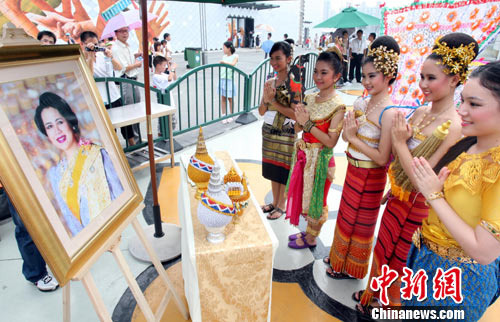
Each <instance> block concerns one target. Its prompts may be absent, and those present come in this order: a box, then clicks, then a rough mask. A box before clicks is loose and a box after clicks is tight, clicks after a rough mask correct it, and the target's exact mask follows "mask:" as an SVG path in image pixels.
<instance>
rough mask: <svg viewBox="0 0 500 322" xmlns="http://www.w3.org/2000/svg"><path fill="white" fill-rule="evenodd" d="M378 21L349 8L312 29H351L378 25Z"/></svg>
mask: <svg viewBox="0 0 500 322" xmlns="http://www.w3.org/2000/svg"><path fill="white" fill-rule="evenodd" d="M379 23H380V19H378V18H376V17H374V16H370V15H367V14H366V13H362V12H360V11H358V9H356V8H353V7H349V8H345V9H344V10H342V12H341V13H339V14H337V15H335V16H333V17H331V18H328V19H327V20H325V21H323V22H322V23H320V24H319V25H316V26H314V28H353V27H363V26H370V25H378V24H379Z"/></svg>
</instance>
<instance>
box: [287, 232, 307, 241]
mask: <svg viewBox="0 0 500 322" xmlns="http://www.w3.org/2000/svg"><path fill="white" fill-rule="evenodd" d="M299 235H300V236H299ZM304 237H306V232H305V231H301V232H300V233H298V234H291V235H290V236H288V240H290V241H292V240H295V239H297V238H304Z"/></svg>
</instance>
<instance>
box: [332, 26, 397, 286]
mask: <svg viewBox="0 0 500 322" xmlns="http://www.w3.org/2000/svg"><path fill="white" fill-rule="evenodd" d="M398 60H399V46H398V43H397V42H396V41H395V40H394V38H392V37H390V36H381V37H379V38H377V39H375V40H374V41H373V43H372V44H371V46H370V48H369V50H368V55H367V57H366V58H365V60H364V61H363V66H362V84H363V86H364V87H365V89H366V90H367V92H368V94H369V95H370V96H369V97H366V98H362V97H360V98H358V99H357V100H356V101H355V102H354V111H353V112H349V113H348V114H347V116H346V120H345V123H344V130H343V132H342V137H343V139H344V140H345V141H347V142H349V146H348V148H347V152H346V154H347V161H348V163H349V164H348V165H347V173H346V176H345V182H344V188H343V190H342V198H341V200H340V207H339V213H338V215H337V223H336V226H335V235H334V238H333V243H332V247H331V249H330V256H329V257H325V259H324V261H325V263H327V264H330V267H328V268H327V270H326V272H327V274H328V276H330V277H333V278H337V279H344V278H357V279H362V278H364V277H365V275H366V273H367V272H368V264H369V260H370V255H371V250H372V244H373V235H374V232H375V226H376V223H377V218H378V214H379V208H380V201H381V200H382V197H383V193H384V188H385V185H386V181H387V163H388V162H389V157H390V154H391V128H392V119H393V117H394V115H395V113H396V110H395V109H386V107H387V106H391V105H393V103H392V101H391V99H390V97H389V86H390V85H391V84H392V83H393V82H394V80H395V78H396V75H397V72H398Z"/></svg>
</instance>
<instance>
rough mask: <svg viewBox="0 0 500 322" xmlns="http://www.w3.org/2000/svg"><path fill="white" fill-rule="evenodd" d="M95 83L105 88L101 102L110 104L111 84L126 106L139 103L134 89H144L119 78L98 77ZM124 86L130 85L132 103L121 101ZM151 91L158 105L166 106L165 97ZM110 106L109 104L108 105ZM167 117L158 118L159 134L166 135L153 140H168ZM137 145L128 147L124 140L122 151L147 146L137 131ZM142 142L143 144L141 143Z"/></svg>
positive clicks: (157, 91) (155, 90) (159, 92)
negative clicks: (101, 84)
mask: <svg viewBox="0 0 500 322" xmlns="http://www.w3.org/2000/svg"><path fill="white" fill-rule="evenodd" d="M95 82H96V83H98V82H104V84H105V87H106V99H105V100H104V98H103V100H104V101H106V102H111V94H110V91H109V82H113V83H115V84H117V86H118V88H119V91H120V97H122V104H123V105H125V104H126V103H127V104H132V103H138V102H140V101H141V98H140V97H137V96H136V93H135V92H136V91H135V88H136V87H140V88H143V89H144V83H141V82H138V81H135V80H133V79H127V78H120V77H98V78H95ZM124 84H130V85H131V86H132V99H133V102H126V103H125V102H124V101H123V97H124V96H123V85H124ZM151 91H152V92H154V93H155V94H156V99H157V102H158V103H160V104H167V103H166V102H165V101H164V100H165V97H164V94H163V93H162V92H161V91H160V90H158V89H156V88H154V87H151ZM109 104H111V103H109ZM166 119H167V117H160V120H159V122H160V131H161V133H166V135H162V136H160V137H158V138H157V139H155V141H161V140H165V139H168V122H167V121H166ZM165 126H167V127H166V128H164V127H165ZM138 134H139V143H138V144H136V145H133V146H130V145H129V144H128V142H127V140H125V143H126V147H125V149H124V151H125V152H129V151H134V150H137V149H140V148H142V147H144V146H146V145H147V141H146V140H142V133H141V132H140V131H139V133H138ZM143 141H144V142H143Z"/></svg>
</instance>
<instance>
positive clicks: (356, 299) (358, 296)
mask: <svg viewBox="0 0 500 322" xmlns="http://www.w3.org/2000/svg"><path fill="white" fill-rule="evenodd" d="M363 292H364V291H363V290H359V291H357V292H354V293H352V295H351V298H352V299H353V300H354V302H358V303H359V302H360V301H361V296H363Z"/></svg>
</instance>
